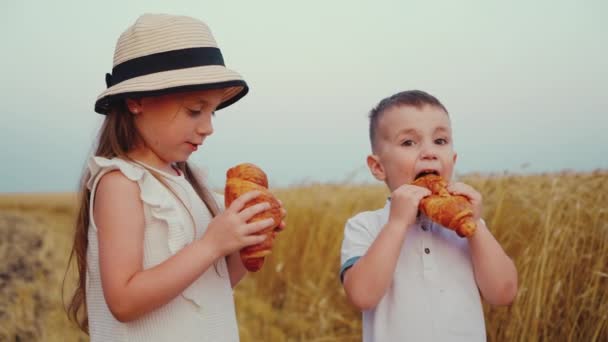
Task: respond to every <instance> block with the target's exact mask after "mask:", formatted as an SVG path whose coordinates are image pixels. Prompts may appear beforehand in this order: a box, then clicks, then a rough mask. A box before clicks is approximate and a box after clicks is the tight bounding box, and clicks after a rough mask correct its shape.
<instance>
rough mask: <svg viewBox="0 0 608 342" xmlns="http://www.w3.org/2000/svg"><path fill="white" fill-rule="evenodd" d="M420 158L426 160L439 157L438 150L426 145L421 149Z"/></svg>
mask: <svg viewBox="0 0 608 342" xmlns="http://www.w3.org/2000/svg"><path fill="white" fill-rule="evenodd" d="M420 158H421V159H425V160H434V159H437V152H436V151H435V149H434V148H432V147H430V146H424V147H423V148H422V150H421V151H420Z"/></svg>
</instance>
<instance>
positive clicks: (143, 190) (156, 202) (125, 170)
mask: <svg viewBox="0 0 608 342" xmlns="http://www.w3.org/2000/svg"><path fill="white" fill-rule="evenodd" d="M88 167H89V171H90V172H91V177H90V179H89V181H88V183H87V187H88V188H89V190H90V191H91V199H90V202H89V217H90V218H91V226H92V227H93V229H95V230H96V229H97V227H96V226H95V223H94V220H93V203H94V202H93V201H94V198H95V190H96V188H97V185H98V184H99V180H100V179H101V178H102V176H103V175H105V174H106V173H108V172H110V171H113V170H119V171H120V172H122V174H123V175H125V177H127V178H128V179H130V180H132V181H134V182H137V184H138V185H139V189H140V198H141V200H142V202H143V203H144V204H145V205H147V207H148V208H149V209H150V214H151V215H152V217H154V218H156V219H158V220H161V221H165V222H166V224H167V228H168V247H169V250H170V251H171V253H172V254H175V253H177V252H178V251H179V250H181V249H182V248H184V247H185V246H186V245H188V244H189V243H190V242H191V241H190V239H189V236H188V234H186V231H185V229H186V226H187V225H186V222H185V221H184V220H185V219H186V218H184V217H183V216H182V215H180V214H179V210H178V208H177V206H178V205H180V204H179V203H178V201H177V200H176V199H175V195H174V194H172V193H171V191H170V190H169V189H167V188H166V187H165V186H164V185H162V184H161V183H160V182H159V181H158V180H157V179H156V178H155V177H154V176H153V175H152V174H151V173H150V172H149V171H148V170H146V169H145V167H144V166H143V165H140V164H138V163H135V162H129V161H126V160H124V159H120V158H112V159H107V158H104V157H98V156H94V157H91V159H90V160H89V162H88Z"/></svg>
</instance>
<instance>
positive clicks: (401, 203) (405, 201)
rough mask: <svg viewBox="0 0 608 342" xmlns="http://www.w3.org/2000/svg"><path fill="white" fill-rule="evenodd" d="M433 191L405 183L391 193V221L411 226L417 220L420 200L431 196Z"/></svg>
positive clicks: (400, 225)
mask: <svg viewBox="0 0 608 342" xmlns="http://www.w3.org/2000/svg"><path fill="white" fill-rule="evenodd" d="M430 194H431V191H430V190H429V189H427V188H423V187H420V186H416V185H410V184H404V185H402V186H400V187H398V188H397V189H395V191H393V192H392V193H391V211H390V214H389V219H388V220H389V221H390V222H394V223H396V225H397V226H399V227H404V228H406V227H409V226H411V225H412V224H413V223H414V222H416V216H417V215H418V206H419V205H420V200H422V199H423V198H424V197H426V196H429V195H430Z"/></svg>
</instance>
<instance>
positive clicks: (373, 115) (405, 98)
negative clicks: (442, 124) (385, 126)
mask: <svg viewBox="0 0 608 342" xmlns="http://www.w3.org/2000/svg"><path fill="white" fill-rule="evenodd" d="M398 106H412V107H415V108H418V109H420V108H422V107H424V106H435V107H438V108H441V109H442V110H443V111H445V112H446V114H447V113H448V110H447V109H446V108H445V107H444V106H443V104H441V102H440V101H439V100H438V99H437V98H436V97H434V96H433V95H431V94H429V93H426V92H424V91H422V90H406V91H402V92H399V93H397V94H394V95H392V96H389V97H387V98H385V99H383V100H382V101H380V103H378V105H377V106H376V107H374V108H373V109H372V110H371V111H370V112H369V140H370V142H371V145H372V151H375V150H376V130H377V129H378V122H380V118H381V117H382V114H383V113H384V112H386V111H387V110H389V109H391V108H393V107H398Z"/></svg>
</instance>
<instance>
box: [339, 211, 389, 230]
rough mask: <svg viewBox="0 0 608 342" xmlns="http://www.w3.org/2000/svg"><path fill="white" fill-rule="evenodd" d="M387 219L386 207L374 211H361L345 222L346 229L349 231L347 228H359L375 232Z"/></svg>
mask: <svg viewBox="0 0 608 342" xmlns="http://www.w3.org/2000/svg"><path fill="white" fill-rule="evenodd" d="M387 219H388V211H387V210H386V206H385V207H382V208H379V209H376V210H367V211H362V212H359V213H357V214H355V215H354V216H352V217H351V218H349V219H348V220H347V221H346V229H349V227H361V228H365V229H368V230H376V229H377V228H379V227H382V226H383V225H384V224H385V223H386V220H387Z"/></svg>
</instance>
